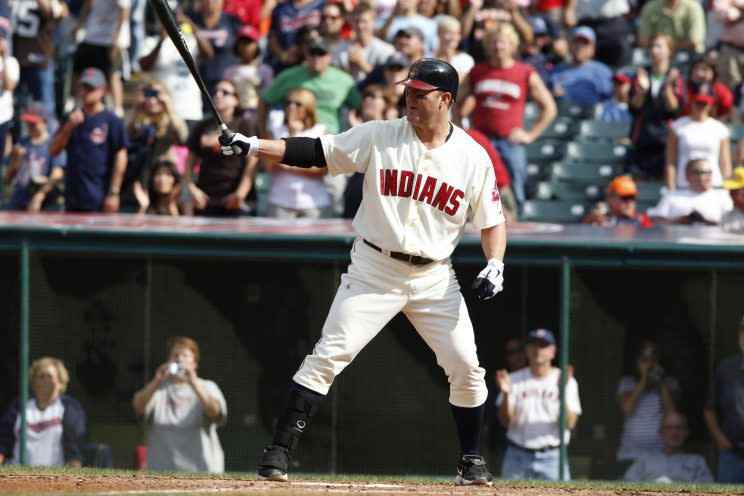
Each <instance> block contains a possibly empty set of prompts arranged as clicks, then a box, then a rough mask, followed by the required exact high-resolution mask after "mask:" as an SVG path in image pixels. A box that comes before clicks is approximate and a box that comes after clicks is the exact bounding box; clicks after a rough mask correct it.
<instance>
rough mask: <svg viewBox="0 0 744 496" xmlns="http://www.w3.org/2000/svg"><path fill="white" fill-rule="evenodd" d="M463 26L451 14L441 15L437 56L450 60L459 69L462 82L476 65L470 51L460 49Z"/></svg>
mask: <svg viewBox="0 0 744 496" xmlns="http://www.w3.org/2000/svg"><path fill="white" fill-rule="evenodd" d="M461 29H462V26H461V25H460V21H458V20H457V19H455V18H454V17H452V16H449V15H442V16H439V23H438V24H437V35H438V36H439V50H437V55H436V58H438V59H440V60H444V61H445V62H449V63H450V64H451V65H452V67H454V68H455V69H456V70H457V75H458V76H460V82H461V83H462V81H463V80H464V79H465V76H467V75H468V73H469V72H470V69H472V68H473V66H474V65H475V61H474V60H473V57H471V56H470V54H469V53H466V52H462V51H460V42H461V41H462V35H461V34H460V33H461Z"/></svg>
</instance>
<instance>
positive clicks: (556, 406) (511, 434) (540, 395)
mask: <svg viewBox="0 0 744 496" xmlns="http://www.w3.org/2000/svg"><path fill="white" fill-rule="evenodd" d="M509 378H510V379H511V382H512V393H511V397H512V399H513V401H514V407H515V409H514V419H513V420H512V423H511V425H510V426H509V428H508V429H507V430H506V437H507V438H508V439H510V440H511V441H512V442H513V443H515V444H518V445H519V446H523V447H525V448H530V449H541V448H547V447H550V446H558V444H559V443H560V439H559V438H558V420H559V414H560V404H561V395H560V390H559V378H560V369H557V368H553V370H552V371H551V372H550V374H548V375H547V376H545V377H536V376H534V375H533V374H532V372H531V371H530V368H529V367H525V368H523V369H519V370H517V371H516V372H512V373H511V374H509ZM503 401H504V394H503V393H499V396H498V398H496V406H499V405H501V403H502V402H503ZM566 409H567V410H569V411H571V412H574V413H578V414H581V402H580V401H579V385H578V383H577V382H576V379H574V378H573V377H570V378H569V379H568V381H566ZM570 436H571V434H570V431H569V430H568V429H566V432H565V437H564V441H565V442H566V443H568V441H569V439H570Z"/></svg>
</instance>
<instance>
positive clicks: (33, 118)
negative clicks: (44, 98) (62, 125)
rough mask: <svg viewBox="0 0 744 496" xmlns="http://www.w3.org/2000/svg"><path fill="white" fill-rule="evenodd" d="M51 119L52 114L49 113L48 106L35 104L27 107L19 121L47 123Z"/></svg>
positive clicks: (39, 103)
mask: <svg viewBox="0 0 744 496" xmlns="http://www.w3.org/2000/svg"><path fill="white" fill-rule="evenodd" d="M51 117H52V113H51V112H50V111H49V109H48V108H47V107H46V105H44V104H43V103H41V102H34V103H31V104H30V105H29V106H28V107H26V110H25V112H23V113H22V114H21V115H20V116H19V117H18V119H20V120H22V121H25V122H30V123H37V122H47V121H48V120H49V119H50V118H51Z"/></svg>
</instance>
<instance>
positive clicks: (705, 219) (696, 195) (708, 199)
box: [649, 158, 733, 225]
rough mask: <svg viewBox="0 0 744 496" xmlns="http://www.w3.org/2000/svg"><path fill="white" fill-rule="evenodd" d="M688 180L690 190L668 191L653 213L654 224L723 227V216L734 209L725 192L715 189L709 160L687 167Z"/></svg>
mask: <svg viewBox="0 0 744 496" xmlns="http://www.w3.org/2000/svg"><path fill="white" fill-rule="evenodd" d="M685 176H686V177H687V182H688V184H689V186H690V189H676V190H673V191H666V192H665V193H664V195H663V196H662V197H661V200H659V204H658V205H656V206H655V207H654V208H652V209H651V210H650V211H649V216H650V217H651V218H652V220H653V222H654V223H667V224H694V223H700V224H708V225H716V224H720V222H721V218H722V217H723V213H724V212H727V211H729V210H731V209H732V208H733V203H732V202H731V197H730V196H729V194H728V192H727V191H726V190H724V189H714V188H713V166H712V165H711V163H710V161H709V160H708V159H704V158H696V159H692V160H690V161H689V162H688V163H687V166H686V167H685Z"/></svg>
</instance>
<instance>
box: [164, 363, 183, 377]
mask: <svg viewBox="0 0 744 496" xmlns="http://www.w3.org/2000/svg"><path fill="white" fill-rule="evenodd" d="M184 370H185V369H184V368H183V367H182V366H181V365H179V364H177V363H176V362H171V363H170V365H168V372H170V374H171V375H176V374H180V373H181V372H183V371H184Z"/></svg>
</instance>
